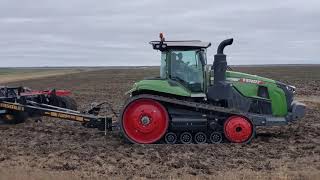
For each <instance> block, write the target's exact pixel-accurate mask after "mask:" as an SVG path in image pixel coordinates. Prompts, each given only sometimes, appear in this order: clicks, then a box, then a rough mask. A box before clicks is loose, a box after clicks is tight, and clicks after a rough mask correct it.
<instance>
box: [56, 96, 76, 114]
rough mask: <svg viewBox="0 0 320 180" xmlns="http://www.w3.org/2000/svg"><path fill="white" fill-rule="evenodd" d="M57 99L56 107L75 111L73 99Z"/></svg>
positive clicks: (62, 97)
mask: <svg viewBox="0 0 320 180" xmlns="http://www.w3.org/2000/svg"><path fill="white" fill-rule="evenodd" d="M57 98H58V100H59V105H58V106H59V107H62V108H66V109H71V110H75V111H76V110H77V109H78V107H77V103H76V101H75V100H74V99H73V98H71V97H69V96H58V97H57Z"/></svg>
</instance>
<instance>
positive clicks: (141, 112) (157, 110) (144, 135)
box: [121, 99, 169, 144]
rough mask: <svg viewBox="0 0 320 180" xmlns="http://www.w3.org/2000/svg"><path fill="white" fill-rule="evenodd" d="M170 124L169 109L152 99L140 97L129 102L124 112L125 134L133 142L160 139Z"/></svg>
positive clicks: (123, 125) (123, 129)
mask: <svg viewBox="0 0 320 180" xmlns="http://www.w3.org/2000/svg"><path fill="white" fill-rule="evenodd" d="M168 125H169V116H168V113H167V110H166V109H165V108H164V107H163V106H162V105H161V104H160V103H159V102H157V101H155V100H152V99H138V100H134V101H133V102H131V103H130V104H128V105H127V106H126V107H125V109H124V111H123V114H122V118H121V127H122V131H123V134H124V135H125V136H126V138H127V139H129V140H130V141H131V142H133V143H139V144H151V143H155V142H157V141H159V140H160V139H161V138H162V136H163V135H164V134H165V133H166V131H167V129H168Z"/></svg>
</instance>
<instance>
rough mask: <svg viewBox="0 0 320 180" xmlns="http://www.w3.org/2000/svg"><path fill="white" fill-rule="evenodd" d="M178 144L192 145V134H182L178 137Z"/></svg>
mask: <svg viewBox="0 0 320 180" xmlns="http://www.w3.org/2000/svg"><path fill="white" fill-rule="evenodd" d="M180 142H181V143H182V144H191V143H192V134H191V133H189V132H183V133H182V134H181V135H180Z"/></svg>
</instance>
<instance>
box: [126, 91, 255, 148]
mask: <svg viewBox="0 0 320 180" xmlns="http://www.w3.org/2000/svg"><path fill="white" fill-rule="evenodd" d="M120 121H121V122H120V125H121V127H122V128H121V129H122V133H123V134H124V136H125V137H126V138H127V139H128V140H129V141H131V142H133V143H168V144H176V143H181V144H190V143H197V144H202V143H221V142H237V143H245V142H249V141H250V140H251V139H252V137H253V136H254V134H255V133H254V130H255V129H254V125H253V123H252V122H251V121H250V119H249V118H248V117H247V115H246V114H243V113H240V112H238V111H236V110H235V109H229V108H225V107H220V106H216V105H212V104H208V103H205V102H194V101H190V100H189V101H188V100H181V99H176V98H172V97H165V96H159V95H151V94H140V95H136V96H133V97H132V98H130V100H129V101H128V102H127V103H126V105H125V108H124V111H123V112H122V116H121V118H120Z"/></svg>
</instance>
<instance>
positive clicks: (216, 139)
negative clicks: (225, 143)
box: [210, 132, 223, 144]
mask: <svg viewBox="0 0 320 180" xmlns="http://www.w3.org/2000/svg"><path fill="white" fill-rule="evenodd" d="M222 139H223V138H222V134H221V133H219V132H213V133H211V134H210V142H211V143H213V144H218V143H221V142H222Z"/></svg>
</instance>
